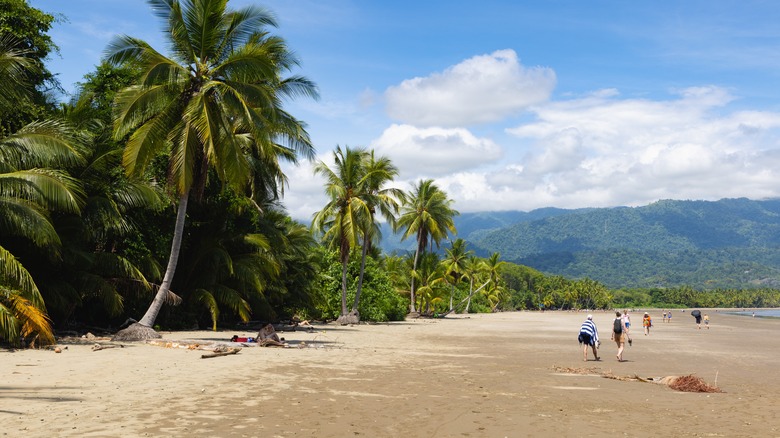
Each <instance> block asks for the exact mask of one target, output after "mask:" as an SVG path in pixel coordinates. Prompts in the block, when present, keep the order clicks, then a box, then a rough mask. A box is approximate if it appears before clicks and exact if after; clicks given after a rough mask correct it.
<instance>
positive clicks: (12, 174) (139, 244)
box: [0, 0, 514, 343]
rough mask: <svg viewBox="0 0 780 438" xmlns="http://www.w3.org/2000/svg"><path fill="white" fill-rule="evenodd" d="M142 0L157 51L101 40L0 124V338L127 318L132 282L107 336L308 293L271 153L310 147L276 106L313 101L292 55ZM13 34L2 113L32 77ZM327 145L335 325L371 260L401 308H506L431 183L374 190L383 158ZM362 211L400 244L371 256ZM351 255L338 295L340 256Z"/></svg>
mask: <svg viewBox="0 0 780 438" xmlns="http://www.w3.org/2000/svg"><path fill="white" fill-rule="evenodd" d="M148 3H150V4H151V6H152V7H153V8H154V11H155V13H156V15H157V16H158V17H160V18H162V19H163V21H164V23H165V31H166V32H165V33H166V35H168V38H169V45H170V49H171V50H170V53H171V54H170V55H169V56H166V55H164V54H162V53H160V52H158V51H157V50H155V49H154V48H153V47H151V46H150V45H149V44H147V43H146V42H144V41H142V40H139V39H136V38H132V37H129V36H120V37H117V38H116V39H115V40H114V41H112V43H111V44H110V45H109V47H108V48H107V55H106V59H105V62H104V63H103V64H102V65H100V66H98V67H97V69H96V71H95V72H94V73H91V74H89V75H87V77H86V81H85V83H83V84H81V85H80V88H79V91H78V94H77V95H76V96H75V97H74V98H73V100H72V101H71V102H70V103H68V104H62V105H61V106H60V107H59V108H49V110H48V113H47V116H46V117H44V118H43V119H41V120H35V121H28V122H29V123H28V124H27V125H25V126H23V127H21V128H19V129H16V130H13V131H12V132H7V130H6V129H4V130H2V131H0V339H2V340H3V341H5V342H9V343H18V342H19V341H20V340H21V339H25V340H28V341H29V340H34V341H36V342H39V343H45V342H52V341H53V329H52V321H55V322H56V324H57V325H58V326H67V325H68V323H70V322H79V323H81V324H84V323H94V324H98V325H100V324H106V323H108V322H110V321H112V319H111V318H124V317H125V316H126V315H133V314H135V313H136V312H138V313H140V312H142V311H143V310H144V308H146V306H147V305H148V302H149V296H150V295H153V297H154V298H153V300H152V303H151V305H148V308H146V311H145V313H144V315H143V317H142V318H141V319H140V320H139V321H138V322H137V323H135V324H132V325H130V326H129V327H128V328H127V329H125V330H122V331H121V332H120V333H118V334H117V339H144V338H148V337H156V336H158V335H157V333H156V331H155V330H154V325H155V321H156V319H157V317H158V315H159V314H160V313H161V312H162V311H164V310H163V309H164V307H163V304H164V303H171V304H181V306H180V307H179V309H180V310H179V311H178V316H177V315H172V314H167V315H166V316H167V317H168V318H167V323H168V324H169V326H170V325H172V324H173V323H172V321H174V320H177V318H178V320H179V321H180V323H181V324H188V323H191V322H192V321H198V322H204V321H208V323H209V324H210V325H211V326H212V327H214V328H216V326H217V323H218V321H220V320H221V319H223V317H224V316H225V315H224V314H225V313H227V314H228V316H229V317H230V318H231V319H232V318H238V319H239V320H242V321H247V320H249V318H250V317H253V316H258V315H261V317H263V318H265V319H266V320H270V319H273V318H275V317H277V316H278V315H279V313H280V312H281V313H284V314H285V315H288V316H289V315H292V314H294V313H295V312H297V311H299V310H300V309H314V308H315V307H316V306H317V303H316V302H315V300H316V299H317V295H318V293H319V291H317V290H315V289H316V284H317V281H316V278H317V277H318V276H322V274H321V271H322V269H320V268H321V267H320V266H319V265H318V264H319V263H320V262H321V261H322V257H320V256H319V255H318V254H319V252H318V251H317V250H316V247H317V242H316V241H315V239H314V237H313V234H312V233H311V232H310V230H309V229H307V228H306V227H305V226H304V225H301V224H298V223H296V222H294V221H292V220H291V219H290V218H289V217H288V216H287V215H286V214H285V213H284V210H283V207H281V205H280V203H279V199H280V197H281V195H282V192H283V188H284V186H285V184H286V183H287V180H286V176H285V175H284V173H283V172H282V166H281V163H282V162H285V161H286V162H292V163H295V162H296V161H297V160H298V159H299V158H305V159H311V158H313V155H314V148H313V146H312V144H311V141H310V139H309V136H308V134H307V132H306V130H305V124H304V123H303V122H301V121H299V120H297V119H296V118H295V117H293V116H292V115H291V114H289V113H287V112H286V111H285V110H284V109H283V105H282V102H283V101H285V100H286V99H289V98H295V97H310V98H316V97H317V89H316V86H315V85H314V84H313V83H312V82H311V81H309V80H308V79H306V78H304V77H301V76H297V75H292V74H291V73H290V72H291V71H292V70H293V69H294V68H295V67H296V66H297V59H296V58H295V57H294V56H293V55H292V53H291V52H290V51H289V50H288V48H287V46H286V44H285V41H284V40H283V39H281V38H279V37H276V36H273V35H272V34H270V33H269V31H268V29H269V28H271V27H273V26H275V24H276V23H275V21H274V19H273V16H272V15H271V14H270V13H268V12H267V11H265V10H264V9H261V8H258V7H255V6H249V7H245V8H242V9H239V10H231V9H229V8H228V7H227V0H200V1H197V2H180V1H175V0H148ZM23 47H24V45H21V44H19V42H18V41H16V40H15V39H14V38H12V37H10V36H7V35H5V36H4V35H0V83H2V84H3V87H0V114H3V113H4V114H7V113H9V112H11V111H12V108H13V107H14V105H16V104H18V103H19V102H20V101H23V100H25V99H28V98H29V95H30V94H31V93H30V90H31V89H32V88H33V87H34V85H35V84H30V83H28V80H27V79H28V78H29V77H30V76H31V75H29V72H31V71H33V70H35V69H36V68H40V65H38V64H37V63H35V62H32V61H31V60H30V58H29V57H28V56H27V55H28V53H27V52H26V49H24V48H23ZM333 159H334V164H333V166H332V167H329V166H328V165H327V164H325V163H324V162H319V163H318V164H317V165H316V167H315V172H316V173H319V174H321V175H323V176H324V177H325V180H326V183H325V190H326V193H327V194H328V197H329V199H330V202H328V204H327V205H326V206H325V207H324V208H323V209H322V210H321V211H320V212H318V213H317V214H316V215H315V216H314V219H313V221H312V230H313V231H314V234H315V235H318V236H319V237H320V238H321V239H322V241H323V242H324V243H326V244H327V245H328V246H329V247H330V248H332V249H334V250H335V251H337V253H338V255H339V257H338V259H339V263H340V264H341V297H340V298H341V303H340V304H341V309H340V319H341V321H342V322H344V323H348V322H356V321H359V320H360V314H359V308H360V302H361V294H362V291H363V290H364V285H363V282H364V272H365V270H366V261H367V260H368V258H369V257H373V258H376V259H378V260H379V263H380V264H382V266H383V269H384V270H385V272H386V273H387V276H386V278H388V279H389V280H387V281H388V283H390V282H392V285H388V289H392V287H395V290H396V292H398V293H399V294H401V295H403V296H406V295H407V294H408V299H409V307H408V310H409V311H411V312H418V311H419V312H422V313H427V314H433V313H446V312H451V311H455V310H459V311H466V312H468V311H471V310H473V306H477V307H479V308H478V309H477V310H480V311H490V310H496V309H498V308H500V307H502V306H503V307H506V308H511V306H512V305H514V304H512V303H513V298H512V294H513V293H514V290H513V288H511V287H508V286H507V282H506V275H505V274H506V272H505V271H506V269H505V266H504V265H505V264H504V263H503V262H502V261H501V260H500V258H499V255H498V254H493V255H492V256H491V257H489V258H487V259H481V258H478V257H476V256H475V255H474V254H473V252H471V251H469V250H468V249H467V247H466V243H465V242H464V241H463V240H462V239H456V240H454V241H452V240H451V237H453V236H454V235H455V233H456V230H455V226H454V221H453V218H454V217H455V216H456V215H457V214H458V212H457V211H456V210H454V209H453V201H452V200H451V199H449V198H448V196H447V194H446V193H445V192H444V191H443V190H441V189H440V188H439V187H438V186H437V185H436V184H435V182H434V181H433V180H421V181H419V182H418V183H417V184H416V185H415V186H414V187H412V189H411V190H410V191H409V192H404V191H402V190H400V189H397V188H392V187H390V185H391V183H392V182H393V180H394V179H395V177H396V176H397V175H398V169H397V168H396V167H395V166H394V165H393V164H392V163H391V161H390V160H389V159H387V158H386V157H380V156H376V155H375V154H374V151H369V150H366V149H362V148H349V147H346V148H343V149H342V148H340V147H337V148H336V150H335V151H334V153H333ZM380 220H384V221H386V222H387V223H389V224H390V225H391V227H392V229H393V230H394V231H397V232H401V233H402V239H410V240H411V239H412V238H413V239H414V242H415V245H414V251H413V253H410V254H409V255H408V256H406V257H401V256H387V257H380V256H378V255H377V250H376V245H377V243H378V241H379V239H380V238H381V235H380V230H381V227H380V224H379V221H380ZM443 241H449V242H450V247H449V248H445V251H444V254H440V253H438V252H437V251H435V250H434V246H435V247H436V248H438V247H439V245H440V244H441V243H442V242H443ZM357 251H359V253H360V257H361V259H360V260H361V263H360V273H359V275H358V276H357V287H356V291H355V295H354V300H353V302H352V303H348V302H347V283H348V278H347V264H348V262H349V258H350V254H351V253H352V252H356V254H357ZM166 258H167V262H165V259H166ZM371 265H372V266H374V265H375V263H374V261H373V260H372V261H371ZM177 268H178V269H177ZM174 274H176V275H175V277H174ZM394 296H395V297H396V298H397V296H396V295H394ZM398 304H399V305H400V303H398ZM165 309H167V308H165ZM183 314H186V315H187V316H186V317H182V316H181V315H183ZM50 318H51V319H50ZM103 326H104V325H103ZM187 327H190V326H187Z"/></svg>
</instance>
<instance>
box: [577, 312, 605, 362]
mask: <svg viewBox="0 0 780 438" xmlns="http://www.w3.org/2000/svg"><path fill="white" fill-rule="evenodd" d="M577 339H578V340H579V341H580V345H584V347H583V349H582V359H583V360H584V361H585V362H587V361H588V346H590V347H591V348H592V349H593V357H595V358H596V360H601V358H600V357H599V352H598V350H597V349H598V347H599V345H600V344H601V342H600V341H599V331H598V329H596V324H595V323H594V322H593V315H588V319H586V320H585V322H583V323H582V326H580V335H579V336H578V337H577Z"/></svg>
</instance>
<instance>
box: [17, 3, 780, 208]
mask: <svg viewBox="0 0 780 438" xmlns="http://www.w3.org/2000/svg"><path fill="white" fill-rule="evenodd" d="M30 4H31V5H32V6H34V7H36V8H38V9H41V10H43V11H45V12H49V13H54V14H62V16H63V17H64V18H65V20H63V21H62V22H60V23H58V24H57V25H56V26H55V28H54V29H53V30H52V31H51V32H50V34H51V36H52V38H53V39H54V41H55V43H56V44H58V45H59V46H60V49H61V53H60V56H59V57H57V56H53V57H52V59H51V60H49V63H48V66H49V69H50V70H51V71H52V72H54V73H58V74H59V78H60V80H61V82H62V84H63V85H64V87H65V88H66V89H68V90H72V89H73V86H74V83H75V82H77V81H80V80H81V79H82V77H83V76H84V74H86V73H88V72H90V71H92V70H94V67H95V65H96V64H97V63H98V62H99V60H100V57H101V55H102V53H103V50H104V48H105V47H106V44H107V43H108V41H109V40H110V39H111V38H112V36H113V35H115V34H120V33H123V34H127V35H131V36H134V37H139V38H142V39H145V40H146V41H147V42H149V43H151V44H152V45H153V46H155V47H157V48H158V49H159V50H162V51H164V48H165V44H164V40H163V35H162V33H161V29H162V27H161V26H162V24H161V23H160V22H159V20H158V19H157V18H156V17H154V16H153V15H152V12H151V9H150V8H149V7H148V5H147V4H146V3H145V2H143V1H141V0H69V1H67V2H65V1H61V0H33V1H30ZM248 4H258V5H260V6H263V7H266V8H268V9H269V10H271V11H272V12H273V13H274V14H275V15H276V17H277V19H278V21H279V28H278V29H276V30H275V31H274V33H276V34H278V35H280V36H282V37H284V38H285V39H286V40H287V42H288V45H289V46H290V48H291V49H293V50H294V51H295V52H296V53H297V54H298V56H299V58H300V59H301V62H302V65H301V68H300V70H299V71H296V72H295V73H299V74H303V75H305V76H307V77H308V78H310V79H312V80H313V81H314V82H316V83H317V85H318V86H319V89H320V93H321V99H320V100H319V101H307V100H298V101H294V102H289V103H288V104H287V107H288V109H289V110H290V111H291V112H292V113H293V114H294V115H295V116H296V117H298V118H299V119H301V120H303V121H305V122H306V123H307V124H308V126H309V128H308V130H309V133H310V134H311V136H312V139H313V140H314V142H315V146H316V147H317V151H318V154H319V158H320V159H322V160H325V161H329V160H330V157H331V155H332V151H333V149H334V148H335V146H336V145H341V146H352V147H355V146H365V147H369V148H373V149H375V150H376V152H377V153H378V154H381V155H386V156H388V157H390V158H391V159H392V160H393V161H394V163H395V164H396V165H397V166H398V167H399V168H400V170H401V174H400V176H399V178H398V180H397V181H396V186H398V187H401V188H404V189H408V188H409V187H411V184H413V183H414V182H415V181H418V180H419V179H420V178H433V179H435V180H436V181H437V183H438V184H439V185H440V186H441V187H442V188H443V189H444V190H445V191H447V193H448V194H449V195H450V197H451V198H453V199H454V200H455V208H456V209H458V210H460V211H462V212H469V211H485V210H531V209H534V208H540V207H562V208H578V207H609V206H618V205H628V206H637V205H645V204H647V203H650V202H653V201H656V200H658V199H707V200H716V199H720V198H724V197H748V198H753V199H761V198H767V197H777V196H780V178H778V177H779V176H780V175H779V174H778V173H779V172H780V130H779V129H778V128H780V88H778V87H777V86H776V84H777V83H778V79H780V27H779V26H777V19H778V18H780V3H778V2H774V1H753V0H741V1H719V0H708V1H699V0H689V1H684V2H680V1H667V0H659V1H653V2H626V1H622V0H610V1H607V0H602V1H599V0H594V1H588V2H583V1H581V0H558V1H555V0H551V1H533V2H531V1H509V0H507V1H503V0H502V1H499V0H483V1H481V2H473V1H459V0H450V1H433V0H431V1H405V0H402V1H392V2H391V1H366V0H333V1H325V0H296V1H289V0H286V1H285V0H269V1H266V2H254V1H249V0H231V1H230V3H229V5H230V6H231V7H232V8H240V7H243V6H245V5H248ZM311 167H312V164H311V163H308V162H303V163H301V164H300V166H298V167H290V168H288V169H287V172H288V176H289V178H290V186H289V187H288V189H287V190H286V192H285V201H284V204H285V206H286V207H287V209H288V211H289V212H290V214H292V215H293V217H296V218H299V219H302V220H305V221H308V220H309V219H310V218H311V214H312V213H313V212H314V211H316V210H317V209H319V208H321V207H322V206H323V205H324V203H325V202H326V201H325V198H324V194H323V188H322V181H320V180H319V179H318V178H317V177H315V176H314V175H313V173H312V171H311Z"/></svg>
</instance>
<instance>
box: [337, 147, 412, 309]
mask: <svg viewBox="0 0 780 438" xmlns="http://www.w3.org/2000/svg"><path fill="white" fill-rule="evenodd" d="M364 158H365V162H364V164H363V166H364V168H363V172H364V175H363V178H361V180H360V183H359V184H360V186H361V189H360V192H361V193H363V195H364V196H365V202H366V205H367V207H368V214H369V217H368V221H367V222H366V223H365V224H364V225H365V228H364V229H363V233H362V234H363V253H362V255H361V259H360V277H359V278H358V283H357V290H356V292H355V301H354V303H353V304H352V310H351V312H350V314H351V315H354V318H355V320H356V321H359V320H360V316H359V313H358V305H359V304H360V293H361V291H362V288H363V275H364V273H365V271H366V256H367V255H368V251H369V250H370V249H371V244H372V242H373V241H375V240H379V239H381V237H382V236H381V233H380V231H379V226H378V224H377V223H376V215H377V213H379V214H380V215H381V216H382V217H383V218H384V219H385V220H386V221H387V222H388V223H389V224H390V226H391V227H393V228H395V216H396V215H397V214H398V209H399V206H400V204H399V200H400V201H403V199H404V196H405V195H404V192H403V191H402V190H400V189H396V188H392V187H385V186H386V185H387V183H389V182H391V181H392V180H393V179H394V178H395V177H396V176H398V168H397V167H395V166H394V165H393V164H392V162H391V161H390V159H389V158H387V157H379V158H377V157H375V156H374V151H373V150H371V151H370V152H369V153H368V154H366V156H365V157H364ZM377 210H378V211H377Z"/></svg>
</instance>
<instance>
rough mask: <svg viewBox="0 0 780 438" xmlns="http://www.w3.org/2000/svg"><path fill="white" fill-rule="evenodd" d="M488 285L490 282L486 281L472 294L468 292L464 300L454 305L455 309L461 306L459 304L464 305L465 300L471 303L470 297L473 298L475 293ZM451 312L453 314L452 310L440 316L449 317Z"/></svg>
mask: <svg viewBox="0 0 780 438" xmlns="http://www.w3.org/2000/svg"><path fill="white" fill-rule="evenodd" d="M488 283H490V280H488V281H486V282H485V284H483V285H482V286H480V287H478V288H477V290H475V291H473V292H470V293H469V296H467V297H466V298H464V299H463V300H461V302H459V303H458V304H456V305H455V309H457V308H458V307H460V305H461V304H463V303H465V302H466V301H467V300H468V301H469V302H471V297H472V296H474V294H475V293H477V292H479V291H481V290H482V288H484V287H485V286H487V285H488ZM452 312H453V310H449V311H447V312H445V313H444V315H442V316H447V315H449V314H450V313H452Z"/></svg>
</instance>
